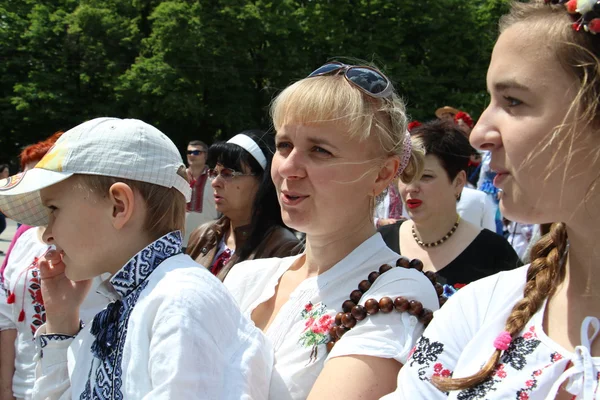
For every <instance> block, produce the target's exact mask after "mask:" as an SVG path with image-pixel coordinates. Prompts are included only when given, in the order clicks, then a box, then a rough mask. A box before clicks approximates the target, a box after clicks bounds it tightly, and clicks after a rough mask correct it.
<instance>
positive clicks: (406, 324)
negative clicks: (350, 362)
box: [327, 268, 439, 364]
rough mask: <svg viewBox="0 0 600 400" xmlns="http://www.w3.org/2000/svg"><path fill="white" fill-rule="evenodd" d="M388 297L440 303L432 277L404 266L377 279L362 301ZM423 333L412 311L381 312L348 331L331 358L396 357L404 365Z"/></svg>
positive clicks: (430, 304)
mask: <svg viewBox="0 0 600 400" xmlns="http://www.w3.org/2000/svg"><path fill="white" fill-rule="evenodd" d="M385 296H387V297H390V298H391V299H395V298H396V297H398V296H402V297H405V298H406V299H407V300H418V301H420V302H421V303H422V304H423V307H425V308H428V309H430V310H432V311H435V310H437V309H438V304H439V302H438V297H437V294H436V292H435V289H434V287H433V285H432V284H431V282H430V281H429V279H428V278H427V277H426V276H425V275H424V274H422V273H421V272H419V271H416V270H408V269H404V268H394V269H392V270H390V271H388V272H386V273H385V274H384V275H382V276H381V277H380V278H379V279H377V280H376V281H375V283H374V284H373V286H371V288H370V289H369V290H368V291H367V292H365V294H364V295H363V296H362V298H361V301H360V304H361V305H363V306H364V304H365V302H366V301H367V300H368V299H371V298H373V299H376V300H377V301H379V300H380V299H381V298H382V297H385ZM421 333H423V324H422V323H421V322H419V321H418V319H417V318H416V317H414V316H412V315H410V314H409V313H406V312H404V313H399V312H397V311H395V310H393V311H392V312H390V313H388V314H384V313H382V312H381V311H380V312H379V313H377V314H375V315H371V316H369V317H367V318H366V319H364V320H363V321H360V322H359V323H357V324H356V326H355V327H354V328H352V329H351V330H350V331H348V332H346V334H345V335H344V336H343V337H342V339H340V340H339V341H338V342H337V343H336V344H335V346H334V347H333V349H332V350H331V353H330V354H329V356H328V358H327V359H328V360H329V359H331V358H334V357H341V356H349V355H363V356H373V357H380V358H394V359H396V360H397V361H398V362H400V363H402V364H404V363H406V360H407V358H408V355H409V353H410V350H411V349H412V348H413V346H414V344H415V343H416V341H417V339H418V338H419V336H421Z"/></svg>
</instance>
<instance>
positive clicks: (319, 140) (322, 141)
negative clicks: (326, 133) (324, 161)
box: [306, 136, 339, 150]
mask: <svg viewBox="0 0 600 400" xmlns="http://www.w3.org/2000/svg"><path fill="white" fill-rule="evenodd" d="M306 140H308V141H309V142H310V143H312V144H316V145H325V146H329V147H331V148H333V149H334V150H339V149H338V148H337V146H335V145H334V144H332V143H331V142H330V141H328V140H327V139H325V138H318V137H314V136H309V137H307V138H306Z"/></svg>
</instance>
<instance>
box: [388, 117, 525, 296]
mask: <svg viewBox="0 0 600 400" xmlns="http://www.w3.org/2000/svg"><path fill="white" fill-rule="evenodd" d="M411 140H412V141H413V144H414V145H416V146H420V147H422V148H423V149H424V150H425V169H424V172H423V176H422V177H421V179H420V180H417V181H415V182H412V183H410V184H405V183H402V182H400V183H399V185H398V186H399V190H400V195H401V197H402V201H403V203H404V204H405V206H406V209H407V210H408V214H409V216H410V218H411V220H409V221H399V222H397V223H395V224H392V225H387V226H384V227H381V228H380V229H379V231H380V232H381V234H382V236H383V238H384V240H385V242H386V244H387V245H388V246H389V247H390V248H391V249H392V250H394V251H395V252H397V253H399V254H402V255H404V256H406V257H408V258H418V259H420V260H422V261H423V264H424V269H425V270H428V271H433V272H436V273H437V275H438V281H439V282H440V283H444V284H446V285H447V286H446V290H447V293H446V294H447V295H451V294H453V292H454V289H455V288H460V287H462V286H463V285H465V284H468V283H470V282H472V281H475V280H477V279H480V278H483V277H486V276H489V275H492V274H495V273H497V272H500V271H504V270H510V269H513V268H516V267H518V266H520V261H519V257H518V256H517V254H516V253H515V251H514V250H513V248H512V247H511V246H510V244H509V243H508V242H507V241H506V239H504V238H503V237H502V236H500V235H497V234H496V233H494V232H492V231H490V230H488V229H482V228H481V227H480V226H476V225H474V224H471V223H470V222H468V221H466V220H464V219H461V218H460V217H459V215H458V213H457V210H456V206H457V201H458V200H459V199H460V195H461V193H462V191H463V188H464V186H465V183H466V182H467V175H466V170H467V168H468V164H469V157H470V155H471V154H473V153H474V152H475V150H474V149H473V148H472V147H471V145H470V144H469V140H468V139H467V138H466V137H465V135H464V133H463V132H462V131H461V130H460V128H458V127H457V125H456V124H454V123H452V122H446V121H443V120H434V121H431V122H427V123H425V124H423V125H421V126H419V127H417V128H414V129H413V130H412V131H411Z"/></svg>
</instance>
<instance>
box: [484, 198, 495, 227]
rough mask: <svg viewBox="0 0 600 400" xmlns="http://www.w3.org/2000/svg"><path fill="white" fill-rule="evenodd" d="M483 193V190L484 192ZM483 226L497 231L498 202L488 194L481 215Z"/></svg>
mask: <svg viewBox="0 0 600 400" xmlns="http://www.w3.org/2000/svg"><path fill="white" fill-rule="evenodd" d="M482 193H483V192H482ZM481 227H482V228H485V229H489V230H490V231H492V232H496V204H494V200H492V198H491V197H490V196H488V195H487V194H486V195H485V197H484V198H483V216H482V217H481Z"/></svg>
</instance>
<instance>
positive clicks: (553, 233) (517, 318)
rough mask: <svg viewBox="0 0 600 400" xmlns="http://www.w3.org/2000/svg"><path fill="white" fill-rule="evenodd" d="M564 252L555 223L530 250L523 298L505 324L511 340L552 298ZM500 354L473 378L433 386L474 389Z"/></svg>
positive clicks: (561, 230) (562, 230) (437, 380)
mask: <svg viewBox="0 0 600 400" xmlns="http://www.w3.org/2000/svg"><path fill="white" fill-rule="evenodd" d="M566 248H567V230H566V227H565V224H564V223H562V222H559V223H555V224H553V225H552V227H551V228H550V232H549V233H548V234H547V235H545V236H543V237H542V238H541V239H540V240H539V241H538V242H537V243H536V244H535V246H534V247H533V249H532V250H531V255H532V258H533V261H532V262H531V264H530V266H529V269H528V270H527V283H526V284H525V288H524V290H523V298H522V299H521V300H519V302H517V304H515V305H514V307H513V309H512V312H511V313H510V315H509V317H508V318H507V320H506V324H505V328H504V329H505V330H506V331H507V332H508V333H510V335H511V336H512V337H513V338H514V337H515V336H516V335H518V334H519V333H520V332H521V331H522V330H523V328H524V327H525V325H526V324H527V322H528V321H529V320H530V319H531V317H532V316H533V315H534V314H535V313H536V312H537V311H538V310H539V309H540V307H541V306H542V304H543V303H544V300H546V298H548V297H551V296H552V295H553V294H554V291H555V290H556V288H557V286H558V285H559V284H560V283H561V282H562V281H563V279H564V276H565V269H564V268H563V264H564V263H563V262H562V257H563V255H564V253H565V250H566ZM501 355H502V351H500V350H496V351H495V352H494V354H493V355H492V356H491V358H490V359H489V361H488V362H487V363H486V364H485V365H484V366H483V367H482V368H481V370H479V372H477V373H476V374H474V375H471V376H468V377H466V378H441V377H433V378H432V383H433V384H434V385H435V386H436V387H437V388H438V389H440V390H442V391H444V392H447V391H450V390H463V389H468V388H471V387H473V386H476V385H478V384H480V383H481V382H483V381H484V380H486V379H487V378H488V377H489V376H490V375H491V374H492V372H494V370H495V368H496V365H497V364H498V361H499V360H500V356H501Z"/></svg>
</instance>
